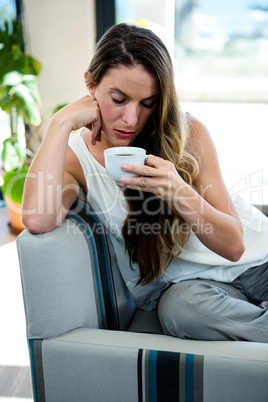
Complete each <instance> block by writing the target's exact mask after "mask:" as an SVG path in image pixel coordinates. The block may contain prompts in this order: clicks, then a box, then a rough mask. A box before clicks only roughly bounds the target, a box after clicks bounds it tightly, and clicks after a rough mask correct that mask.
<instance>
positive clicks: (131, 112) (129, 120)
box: [122, 105, 138, 127]
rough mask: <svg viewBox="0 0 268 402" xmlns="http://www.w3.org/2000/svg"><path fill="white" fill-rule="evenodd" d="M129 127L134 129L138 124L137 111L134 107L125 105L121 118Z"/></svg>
mask: <svg viewBox="0 0 268 402" xmlns="http://www.w3.org/2000/svg"><path fill="white" fill-rule="evenodd" d="M122 118H123V120H124V122H125V123H126V124H127V125H128V126H129V127H134V126H135V125H136V124H137V122H138V111H137V107H136V106H135V105H126V106H125V109H124V113H123V116H122Z"/></svg>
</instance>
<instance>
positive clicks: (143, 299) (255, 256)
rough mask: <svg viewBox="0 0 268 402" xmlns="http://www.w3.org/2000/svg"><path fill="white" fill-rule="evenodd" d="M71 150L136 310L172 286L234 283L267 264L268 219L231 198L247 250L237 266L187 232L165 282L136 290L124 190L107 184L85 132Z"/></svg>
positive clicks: (147, 307)
mask: <svg viewBox="0 0 268 402" xmlns="http://www.w3.org/2000/svg"><path fill="white" fill-rule="evenodd" d="M69 146H70V148H71V149H72V150H73V152H74V153H75V154H76V156H77V157H78V160H79V161H80V164H81V167H82V169H83V172H84V175H85V179H86V183H87V188H88V193H87V199H88V201H89V203H90V205H91V206H92V208H93V209H94V211H95V212H96V213H97V214H98V216H99V218H100V220H101V221H102V223H103V225H104V226H105V227H106V229H107V230H108V232H109V233H110V237H111V240H112V243H113V245H114V248H115V253H116V256H117V261H118V266H119V269H120V271H121V274H122V276H123V278H124V280H125V283H126V285H127V287H128V289H129V292H130V294H131V296H132V298H133V301H134V302H135V303H136V305H137V306H138V307H139V308H141V309H144V310H152V309H153V308H155V306H156V301H157V299H158V297H159V295H160V293H161V291H162V290H163V289H165V288H166V287H167V286H168V285H169V284H170V282H179V281H182V280H187V279H198V278H199V279H208V280H215V281H219V282H232V281H233V280H234V279H235V278H237V277H238V276H239V275H241V274H242V273H243V272H245V271H246V270H247V269H248V268H250V267H253V266H256V265H260V264H263V263H264V262H266V261H268V218H267V217H266V216H265V215H263V214H262V213H261V212H260V211H259V210H258V209H257V208H255V207H253V206H251V205H248V204H246V203H245V202H244V200H243V199H242V198H241V197H240V196H235V197H232V199H233V201H234V204H235V207H236V210H237V212H238V214H239V216H240V218H241V220H242V222H243V226H244V241H245V245H246V250H245V252H244V254H243V255H242V257H241V259H240V260H239V261H238V262H236V263H234V262H231V261H229V260H226V259H225V258H223V257H221V256H219V255H218V254H216V253H214V252H213V251H211V250H209V249H208V248H207V247H206V246H204V245H203V244H202V243H201V242H200V240H199V239H198V238H197V237H196V236H195V234H194V233H193V232H191V235H190V238H189V240H188V242H187V243H186V245H185V246H184V249H183V251H182V253H181V254H180V255H179V256H178V257H174V258H173V260H172V262H171V264H170V265H169V267H168V269H167V271H166V278H160V279H158V280H155V281H154V282H153V283H151V284H149V285H139V286H136V283H137V280H138V277H139V268H138V266H137V265H135V264H134V265H133V268H134V269H131V268H130V264H129V258H128V255H127V254H126V252H125V248H124V241H123V238H122V234H121V228H122V225H123V222H124V219H125V217H126V214H127V205H126V201H125V198H124V195H123V191H122V188H121V187H119V186H118V185H117V184H116V183H115V182H114V181H113V180H112V179H110V177H109V176H108V175H107V173H106V169H105V168H104V167H103V166H102V165H101V164H100V163H99V162H97V161H96V159H94V158H93V156H92V155H91V153H90V152H89V150H88V148H87V146H86V143H85V140H84V136H83V132H81V133H80V134H77V135H75V136H74V137H72V138H70V140H69Z"/></svg>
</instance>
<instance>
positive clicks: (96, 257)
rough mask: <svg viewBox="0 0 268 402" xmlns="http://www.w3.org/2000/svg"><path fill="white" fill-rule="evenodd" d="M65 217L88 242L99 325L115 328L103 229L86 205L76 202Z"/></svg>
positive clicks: (113, 294)
mask: <svg viewBox="0 0 268 402" xmlns="http://www.w3.org/2000/svg"><path fill="white" fill-rule="evenodd" d="M67 219H69V220H70V221H72V222H73V223H75V225H77V227H78V228H79V229H80V230H81V232H82V233H83V235H84V238H85V240H86V242H87V244H88V249H89V253H90V258H91V266H92V267H94V269H92V274H93V282H94V290H95V292H94V293H95V299H96V307H97V314H98V322H99V328H101V329H113V330H119V329H120V328H119V318H118V309H117V303H116V294H115V287H114V281H113V275H112V271H111V269H112V265H111V256H110V251H109V248H108V245H107V237H106V234H105V228H104V226H103V225H102V223H101V222H100V221H99V219H98V217H97V216H96V214H95V213H94V212H93V211H92V210H91V209H90V206H89V205H88V204H87V203H85V202H83V201H76V202H75V204H74V205H73V206H72V208H71V210H70V211H69V214H68V215H67Z"/></svg>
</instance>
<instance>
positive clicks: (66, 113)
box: [22, 96, 101, 233]
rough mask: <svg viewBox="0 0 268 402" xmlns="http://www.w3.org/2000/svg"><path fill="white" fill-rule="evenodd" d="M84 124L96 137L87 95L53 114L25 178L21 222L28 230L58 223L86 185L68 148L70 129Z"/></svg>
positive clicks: (94, 110) (95, 112) (95, 113)
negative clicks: (91, 129)
mask: <svg viewBox="0 0 268 402" xmlns="http://www.w3.org/2000/svg"><path fill="white" fill-rule="evenodd" d="M93 124H94V127H92V126H93ZM84 126H88V127H90V128H93V132H94V135H95V136H96V135H97V133H98V132H99V130H100V127H101V123H100V114H99V108H98V105H97V102H96V101H95V99H94V98H90V97H89V96H86V97H84V98H82V99H79V100H78V101H76V102H73V103H72V104H70V105H68V106H66V107H65V108H63V109H62V110H60V111H59V112H58V113H56V114H55V115H54V116H53V117H52V119H51V121H50V124H49V127H48V130H47V133H46V135H45V137H44V140H43V142H42V144H41V146H40V148H39V150H38V152H37V154H36V156H35V158H34V160H33V162H32V164H31V166H30V169H29V172H28V175H27V178H26V181H25V187H24V195H23V205H22V221H23V224H24V226H25V227H26V229H28V230H29V231H31V232H34V233H43V232H48V231H50V230H52V229H54V228H55V227H56V226H57V225H59V224H60V223H61V222H62V220H63V219H64V217H65V216H66V214H67V212H68V210H69V208H70V207H71V205H72V203H73V202H74V201H75V199H76V197H77V195H78V191H79V187H80V186H81V185H82V186H85V180H84V178H83V174H82V169H81V166H80V164H79V162H78V160H77V158H76V156H75V155H74V154H73V152H72V151H71V150H70V149H69V147H68V139H69V135H70V133H71V131H72V130H75V129H79V128H81V127H84ZM93 137H94V136H93Z"/></svg>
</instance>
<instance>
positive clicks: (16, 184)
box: [2, 166, 28, 204]
mask: <svg viewBox="0 0 268 402" xmlns="http://www.w3.org/2000/svg"><path fill="white" fill-rule="evenodd" d="M27 172H28V167H27V166H23V167H22V169H21V170H20V171H19V172H17V171H16V170H12V171H10V172H8V173H6V174H5V176H4V183H3V185H2V191H3V194H5V195H6V196H7V197H8V198H10V199H11V200H12V201H13V202H16V203H17V204H21V203H22V196H23V188H24V183H25V179H26V175H27Z"/></svg>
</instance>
